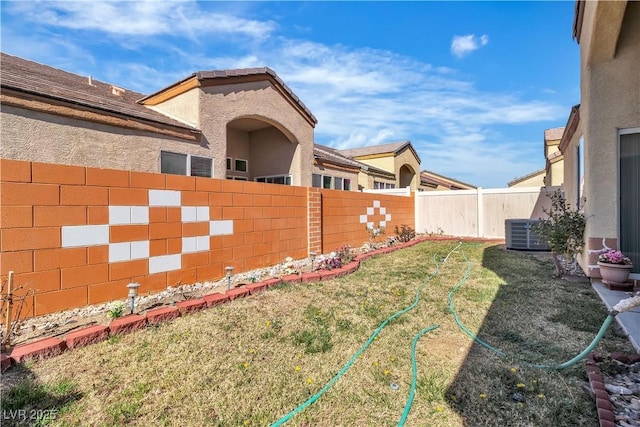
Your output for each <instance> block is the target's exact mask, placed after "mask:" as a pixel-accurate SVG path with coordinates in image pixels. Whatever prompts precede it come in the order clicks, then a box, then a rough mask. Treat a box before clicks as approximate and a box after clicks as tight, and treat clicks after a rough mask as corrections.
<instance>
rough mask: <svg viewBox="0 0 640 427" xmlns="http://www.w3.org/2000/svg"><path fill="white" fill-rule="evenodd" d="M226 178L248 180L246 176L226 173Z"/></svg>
mask: <svg viewBox="0 0 640 427" xmlns="http://www.w3.org/2000/svg"><path fill="white" fill-rule="evenodd" d="M227 179H231V180H235V181H249V180H248V179H247V177H246V176H232V175H227Z"/></svg>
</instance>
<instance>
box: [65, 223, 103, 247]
mask: <svg viewBox="0 0 640 427" xmlns="http://www.w3.org/2000/svg"><path fill="white" fill-rule="evenodd" d="M107 244H109V225H108V224H105V225H65V226H63V227H62V247H63V248H74V247H77V246H97V245H107Z"/></svg>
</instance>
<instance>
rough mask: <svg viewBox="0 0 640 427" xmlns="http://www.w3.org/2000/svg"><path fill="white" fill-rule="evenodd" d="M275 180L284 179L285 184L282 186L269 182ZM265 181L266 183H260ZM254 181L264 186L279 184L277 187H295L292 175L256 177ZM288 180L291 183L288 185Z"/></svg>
mask: <svg viewBox="0 0 640 427" xmlns="http://www.w3.org/2000/svg"><path fill="white" fill-rule="evenodd" d="M274 178H284V183H283V184H280V183H277V182H268V181H267V180H268V179H274ZM261 179H262V180H264V181H260V180H261ZM253 180H254V181H255V182H260V183H262V184H277V185H289V186H291V185H293V175H291V174H279V175H263V176H256V177H254V178H253ZM287 180H288V181H289V183H288V184H287Z"/></svg>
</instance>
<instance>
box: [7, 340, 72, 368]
mask: <svg viewBox="0 0 640 427" xmlns="http://www.w3.org/2000/svg"><path fill="white" fill-rule="evenodd" d="M66 348H67V344H66V343H65V342H64V341H62V340H59V339H58V338H43V339H41V340H38V341H34V342H32V343H29V344H24V345H19V346H17V347H16V348H14V349H13V351H12V352H11V358H12V359H13V360H15V361H16V362H17V363H20V362H22V361H24V360H27V359H46V358H48V357H53V356H57V355H59V354H61V353H62V352H63V351H65V350H66Z"/></svg>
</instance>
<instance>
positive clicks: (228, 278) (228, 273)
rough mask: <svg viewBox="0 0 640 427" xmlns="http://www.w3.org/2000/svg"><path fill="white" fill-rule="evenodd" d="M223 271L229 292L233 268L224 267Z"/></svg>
mask: <svg viewBox="0 0 640 427" xmlns="http://www.w3.org/2000/svg"><path fill="white" fill-rule="evenodd" d="M225 270H227V290H229V289H231V274H232V272H233V267H231V266H230V265H229V266H227V267H225Z"/></svg>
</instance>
